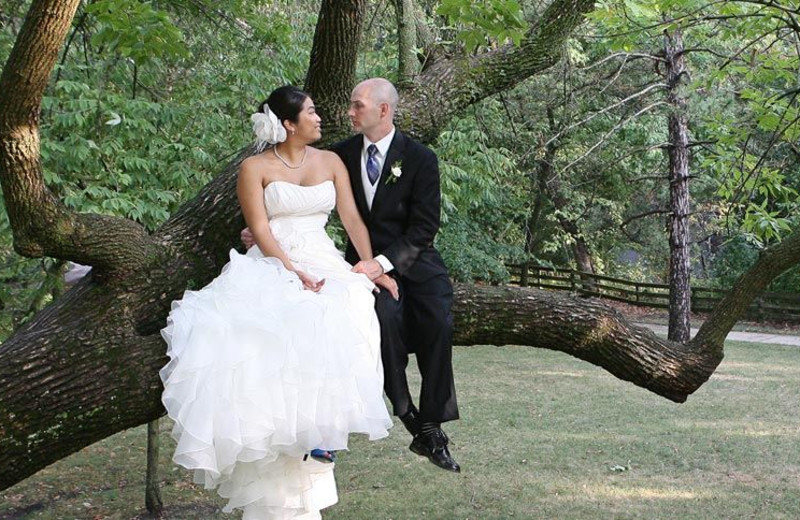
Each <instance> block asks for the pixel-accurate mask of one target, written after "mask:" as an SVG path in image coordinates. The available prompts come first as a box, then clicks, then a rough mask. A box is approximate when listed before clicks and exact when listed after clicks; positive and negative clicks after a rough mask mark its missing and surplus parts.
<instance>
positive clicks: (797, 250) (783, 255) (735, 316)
mask: <svg viewBox="0 0 800 520" xmlns="http://www.w3.org/2000/svg"><path fill="white" fill-rule="evenodd" d="M798 263H800V231H798V230H795V231H794V233H792V234H791V235H789V237H787V238H785V239H784V240H783V241H782V242H780V243H779V244H776V245H774V246H772V247H769V248H768V249H765V250H764V251H762V253H761V255H760V256H759V257H758V260H756V263H755V264H754V265H753V266H752V267H751V268H750V269H748V270H747V272H746V273H744V274H743V275H742V276H741V277H739V279H738V280H737V281H736V283H735V284H734V286H733V288H732V289H731V290H730V291H729V292H728V294H726V295H725V298H724V299H723V300H722V301H721V302H720V303H719V304H718V305H717V306H716V308H715V309H714V312H713V313H712V314H711V316H710V317H709V318H708V319H707V320H706V321H705V323H703V326H702V327H700V330H699V331H698V332H697V335H696V336H695V337H694V339H693V340H692V341H691V343H692V344H694V345H704V346H709V348H715V347H714V346H716V345H719V343H720V342H721V341H723V340H724V339H725V336H726V335H727V334H728V332H729V331H730V330H731V329H732V328H733V326H734V324H736V322H737V321H738V320H739V318H740V317H741V316H742V314H743V313H744V311H745V310H746V309H747V307H748V306H749V305H750V304H751V303H752V302H753V300H754V299H755V297H756V296H758V294H759V293H761V292H763V291H764V289H766V288H767V286H768V285H769V283H770V282H771V281H772V280H774V279H775V277H777V276H778V275H780V274H781V273H783V272H784V271H786V270H787V269H789V268H790V267H793V266H795V265H797V264H798ZM720 348H721V347H720Z"/></svg>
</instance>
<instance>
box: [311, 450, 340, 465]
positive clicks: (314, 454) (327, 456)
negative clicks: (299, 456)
mask: <svg viewBox="0 0 800 520" xmlns="http://www.w3.org/2000/svg"><path fill="white" fill-rule="evenodd" d="M309 455H311V458H312V459H314V460H316V461H318V462H325V463H329V462H333V461H335V460H336V452H335V451H329V450H322V449H314V450H311V452H310V453H309Z"/></svg>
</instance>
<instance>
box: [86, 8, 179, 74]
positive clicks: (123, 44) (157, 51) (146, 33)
mask: <svg viewBox="0 0 800 520" xmlns="http://www.w3.org/2000/svg"><path fill="white" fill-rule="evenodd" d="M86 12H87V13H89V14H91V15H92V17H93V19H94V21H95V22H96V23H97V30H96V32H95V33H94V34H93V35H92V45H94V46H96V47H100V48H108V49H109V50H110V51H111V52H113V53H116V54H118V55H120V56H122V57H124V58H130V59H132V60H133V62H134V63H135V64H136V65H139V66H141V65H144V64H145V63H148V62H150V61H152V60H154V59H155V58H156V57H159V58H162V59H163V58H169V57H188V56H189V50H188V49H187V48H186V45H185V44H184V43H183V35H182V34H181V31H180V30H179V29H178V28H177V27H176V26H175V25H174V24H173V23H172V22H171V21H170V18H169V16H168V15H167V13H166V12H164V11H159V10H156V9H154V8H153V5H152V4H151V3H150V2H141V1H138V0H97V1H96V2H92V3H89V4H88V5H87V6H86Z"/></svg>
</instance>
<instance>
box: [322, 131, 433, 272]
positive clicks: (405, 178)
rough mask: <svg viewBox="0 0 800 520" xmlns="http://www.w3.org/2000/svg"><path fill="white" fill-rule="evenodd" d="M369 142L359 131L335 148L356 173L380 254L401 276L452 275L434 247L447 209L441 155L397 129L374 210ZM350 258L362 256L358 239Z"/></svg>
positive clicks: (361, 207) (356, 190) (357, 193)
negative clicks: (366, 173)
mask: <svg viewBox="0 0 800 520" xmlns="http://www.w3.org/2000/svg"><path fill="white" fill-rule="evenodd" d="M363 146H364V138H363V136H362V135H361V134H357V135H355V136H353V137H351V138H350V139H347V140H345V141H341V142H339V143H337V144H335V145H334V146H333V147H332V150H333V151H334V152H336V153H337V154H338V155H339V157H341V159H342V161H344V164H345V166H347V171H348V172H349V173H350V184H351V185H352V186H353V196H354V197H355V200H356V206H358V211H359V212H360V213H361V217H362V218H363V219H364V223H365V224H366V225H367V228H368V229H369V236H370V240H371V241H372V249H373V252H374V254H375V255H379V254H382V255H384V256H385V257H386V258H388V259H389V261H390V262H391V263H392V265H393V266H394V270H395V271H396V272H397V274H399V275H400V276H401V277H405V278H408V279H409V280H410V281H413V282H424V281H426V280H429V279H430V278H433V277H435V276H437V275H442V274H444V275H446V274H447V269H446V268H445V266H444V262H443V261H442V257H441V256H440V255H439V252H438V251H437V250H436V249H434V247H433V239H434V237H435V236H436V232H437V231H438V230H439V220H440V207H441V191H440V186H439V165H438V161H437V159H436V155H435V154H434V153H433V152H432V151H431V150H430V149H428V148H427V147H425V146H423V145H422V144H420V143H418V142H417V141H415V140H413V139H411V138H410V137H408V136H406V135H405V134H403V133H402V132H400V131H399V130H397V131H395V134H394V138H393V139H392V144H391V145H390V147H389V151H388V152H387V155H386V160H385V161H384V163H383V170H382V173H381V177H380V179H378V187H377V191H376V192H375V198H374V199H373V201H372V209H371V210H370V209H369V208H368V207H367V200H366V197H365V196H364V186H363V184H362V180H361V159H362V151H363ZM400 164H402V167H401V170H402V174H401V175H400V177H399V178H397V179H391V177H392V173H391V170H392V167H393V166H398V165H400ZM346 258H347V261H348V262H350V263H353V264H354V263H356V262H357V261H358V260H359V258H358V254H357V253H356V251H355V248H354V247H353V245H352V243H348V246H347V252H346Z"/></svg>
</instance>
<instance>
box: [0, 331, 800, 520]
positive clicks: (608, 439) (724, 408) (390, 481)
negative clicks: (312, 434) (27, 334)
mask: <svg viewBox="0 0 800 520" xmlns="http://www.w3.org/2000/svg"><path fill="white" fill-rule="evenodd" d="M455 364H456V377H457V381H456V384H457V390H458V394H459V401H460V408H461V414H462V418H461V420H460V421H457V422H456V423H452V424H449V425H447V426H446V431H447V433H448V434H449V435H450V437H451V442H452V448H451V451H452V452H453V455H454V457H455V458H456V460H458V462H459V463H461V466H462V468H463V473H461V474H459V475H456V474H451V473H446V472H444V471H442V470H440V469H438V468H436V467H434V466H433V465H432V464H430V463H428V462H427V461H426V460H425V459H422V458H420V457H417V456H415V455H413V454H412V453H411V452H410V451H408V449H407V447H408V443H409V442H410V438H409V436H408V434H407V433H406V432H405V431H404V430H403V428H402V426H401V425H399V423H398V425H397V426H396V427H395V429H394V430H393V431H392V434H391V436H390V437H389V438H388V439H384V440H381V441H378V442H372V443H370V442H368V441H365V440H364V439H362V438H354V439H353V442H352V444H351V451H350V452H348V453H342V454H340V456H339V461H338V462H337V468H336V472H337V481H338V485H339V494H340V502H339V504H337V505H336V506H333V507H332V508H331V509H330V510H328V511H326V512H325V518H326V520H334V519H364V520H367V519H370V520H372V519H395V520H397V519H431V518H442V519H451V518H452V519H507V518H532V519H538V518H545V519H550V518H558V519H573V518H574V519H587V518H589V519H592V518H613V519H632V518H641V519H715V520H716V519H723V518H731V519H734V518H735V519H739V518H769V519H773V518H778V519H779V518H786V519H796V518H800V385H798V381H799V380H800V349H798V348H797V347H780V346H770V345H760V344H745V343H733V342H730V343H728V345H727V355H726V358H725V360H724V361H723V363H722V364H721V365H720V367H719V369H718V370H717V372H716V374H715V375H714V376H713V377H712V378H711V380H710V381H709V382H708V383H706V385H705V386H703V387H702V388H701V389H700V390H699V391H698V392H697V393H696V394H695V395H694V396H692V397H691V398H690V399H689V402H687V403H685V404H682V405H678V404H674V403H671V402H669V401H667V400H665V399H663V398H661V397H658V396H656V395H653V394H651V393H649V392H647V391H645V390H642V389H640V388H638V387H634V386H632V385H631V384H629V383H625V382H622V381H619V380H617V379H615V378H614V377H612V376H610V375H609V374H607V373H606V372H604V371H603V370H601V369H598V368H596V367H594V366H592V365H589V364H587V363H584V362H581V361H577V360H575V359H572V358H570V357H568V356H566V355H564V354H561V353H557V352H548V351H543V350H536V349H531V348H524V347H503V348H494V347H459V348H457V349H456V356H455ZM169 429H170V424H169V423H168V421H166V420H162V424H161V430H162V461H163V462H162V466H161V477H162V485H163V487H162V495H163V499H164V503H165V506H166V513H165V515H164V517H165V518H175V519H179V518H180V519H183V518H186V519H191V518H203V519H206V518H208V519H216V518H228V519H230V518H237V516H233V515H224V514H222V513H221V512H220V509H221V507H222V505H223V501H222V500H220V499H218V498H217V497H216V496H215V495H214V494H213V493H212V492H209V491H205V490H203V489H201V488H198V487H196V486H194V485H193V484H191V478H190V475H189V472H187V471H185V470H183V469H180V468H176V467H175V466H174V465H173V464H172V463H171V462H170V460H169V458H170V455H171V451H172V446H173V444H172V441H171V439H169ZM144 468H145V428H144V427H140V428H135V429H132V430H129V431H126V432H122V433H120V434H117V435H115V436H113V437H111V438H109V439H106V440H104V441H102V442H100V443H97V444H95V445H93V446H91V447H89V448H86V449H84V450H83V451H81V452H79V453H77V454H75V455H73V456H71V457H69V458H67V459H65V460H62V461H60V462H58V463H56V464H54V465H52V466H50V467H49V468H47V469H45V470H43V471H41V472H40V473H38V474H37V475H35V476H33V477H31V478H29V479H27V480H25V481H24V482H22V483H20V484H18V485H16V486H14V487H13V488H11V489H8V490H6V491H4V492H2V493H0V519H10V518H14V519H16V518H24V519H28V518H37V519H38V518H47V519H73V518H76V519H78V518H79V519H106V518H110V519H112V518H113V519H130V518H147V516H146V513H145V510H144V498H143V493H144V491H143V490H144V485H143V482H144Z"/></svg>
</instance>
